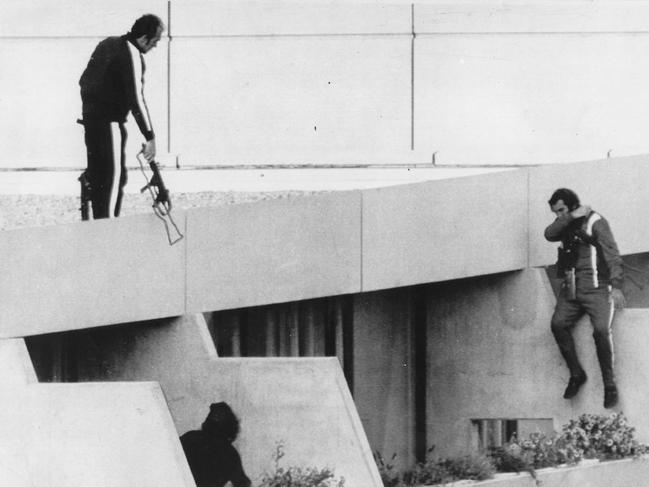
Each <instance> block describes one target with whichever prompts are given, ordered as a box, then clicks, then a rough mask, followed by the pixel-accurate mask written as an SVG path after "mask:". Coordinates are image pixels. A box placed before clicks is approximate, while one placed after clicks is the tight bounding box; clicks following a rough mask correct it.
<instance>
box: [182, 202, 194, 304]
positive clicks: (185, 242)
mask: <svg viewBox="0 0 649 487" xmlns="http://www.w3.org/2000/svg"><path fill="white" fill-rule="evenodd" d="M188 221H189V212H188V211H185V238H184V239H183V246H184V247H185V262H183V267H184V269H185V272H184V273H183V275H184V279H185V283H184V290H185V314H188V313H189V310H188V309H187V308H188V304H187V302H188V300H189V298H188V294H189V289H188V288H187V282H188V281H189V279H188V278H187V274H189V266H188V265H187V264H188V255H189V248H188V247H189V245H187V239H188V238H189V236H188V235H187V228H188ZM194 312H196V311H194Z"/></svg>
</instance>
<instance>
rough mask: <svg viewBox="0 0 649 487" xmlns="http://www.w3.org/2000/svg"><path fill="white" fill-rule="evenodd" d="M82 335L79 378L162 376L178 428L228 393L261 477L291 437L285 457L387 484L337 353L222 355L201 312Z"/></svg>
mask: <svg viewBox="0 0 649 487" xmlns="http://www.w3.org/2000/svg"><path fill="white" fill-rule="evenodd" d="M73 340H74V342H75V343H76V345H75V349H76V351H77V354H78V355H77V359H78V363H79V371H78V372H79V380H81V381H88V380H89V381H123V380H129V381H131V380H137V381H141V380H154V381H157V382H159V383H160V385H161V387H162V388H163V390H164V391H165V396H166V397H167V401H168V403H169V410H170V411H171V415H172V416H173V418H174V422H175V424H176V429H177V430H178V432H179V434H182V433H184V432H185V431H187V430H189V429H198V428H200V425H201V423H202V422H203V420H204V419H205V416H206V415H207V412H208V408H209V404H210V403H212V402H217V401H226V402H228V403H229V404H230V405H231V406H232V408H233V410H234V411H235V412H236V413H237V415H238V416H239V417H240V418H241V421H242V423H241V427H242V431H241V434H240V437H239V439H238V440H237V442H236V446H237V449H238V450H239V452H240V453H241V456H242V459H243V464H244V468H245V470H246V472H247V473H248V474H249V477H251V479H253V481H255V480H258V479H259V476H260V475H261V474H262V473H263V472H264V471H270V470H272V468H273V465H274V463H273V460H274V457H273V455H274V452H275V447H276V443H277V442H278V441H283V442H284V445H285V452H286V456H285V457H284V458H283V460H282V462H281V465H282V466H285V467H288V466H304V467H306V466H318V467H320V468H322V467H326V466H329V467H332V468H334V469H335V473H336V475H337V476H344V477H345V479H346V480H347V483H349V485H367V486H370V485H375V486H379V485H381V483H380V478H379V475H378V471H377V469H376V465H375V464H374V462H373V459H372V454H371V450H370V448H369V445H368V443H367V439H366V436H365V433H364V431H363V427H362V425H361V422H360V420H359V417H358V414H357V412H356V408H355V406H354V403H353V400H352V398H351V395H350V393H349V390H348V388H347V383H346V382H345V379H344V377H343V375H342V371H341V370H340V366H339V364H338V360H337V359H336V358H313V359H291V358H249V359H228V358H217V357H216V351H215V349H214V344H213V342H212V341H211V339H210V337H209V332H208V329H207V325H206V323H205V321H204V319H203V317H202V315H194V316H186V317H183V318H179V319H174V320H166V321H158V322H148V323H139V324H131V325H128V326H122V327H110V328H102V329H96V330H82V331H78V332H76V333H75V334H74V335H73Z"/></svg>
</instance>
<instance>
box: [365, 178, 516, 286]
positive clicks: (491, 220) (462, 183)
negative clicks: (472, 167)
mask: <svg viewBox="0 0 649 487" xmlns="http://www.w3.org/2000/svg"><path fill="white" fill-rule="evenodd" d="M526 191H527V177H526V173H525V172H524V171H504V172H501V173H496V174H489V175H482V176H477V177H467V178H457V179H450V180H445V181H434V182H427V183H420V184H412V185H403V186H398V187H392V188H379V189H376V190H366V191H364V192H363V223H362V225H363V291H372V290H376V289H386V288H392V287H401V286H408V285H413V284H420V283H426V282H435V281H443V280H447V279H457V278H461V277H467V276H470V275H480V274H489V273H494V272H503V271H508V270H514V269H522V268H524V267H526V266H527V251H526V242H527V207H526Z"/></svg>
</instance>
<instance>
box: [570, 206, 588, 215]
mask: <svg viewBox="0 0 649 487" xmlns="http://www.w3.org/2000/svg"><path fill="white" fill-rule="evenodd" d="M589 213H590V206H588V205H581V206H580V207H579V208H577V209H575V210H572V211H571V212H570V216H572V217H573V218H581V217H582V216H586V215H588V214H589Z"/></svg>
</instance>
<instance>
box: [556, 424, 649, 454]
mask: <svg viewBox="0 0 649 487" xmlns="http://www.w3.org/2000/svg"><path fill="white" fill-rule="evenodd" d="M634 435H635V428H632V427H631V426H630V425H629V423H628V422H627V419H626V417H625V416H624V414H623V413H612V414H610V415H609V416H606V415H597V414H582V415H581V416H579V418H578V419H576V420H571V421H570V422H569V423H568V424H566V425H564V427H563V432H562V437H563V438H564V440H565V441H566V442H567V443H569V444H571V445H573V446H574V448H576V449H578V450H580V451H582V452H583V457H584V458H597V459H600V460H613V459H617V458H624V457H629V456H637V455H641V454H644V453H647V452H648V448H647V445H644V444H642V443H639V442H638V441H637V440H636V439H635V438H634Z"/></svg>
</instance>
